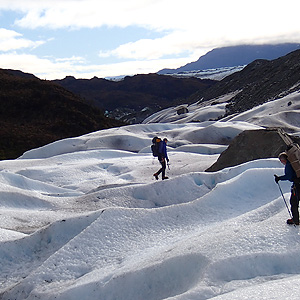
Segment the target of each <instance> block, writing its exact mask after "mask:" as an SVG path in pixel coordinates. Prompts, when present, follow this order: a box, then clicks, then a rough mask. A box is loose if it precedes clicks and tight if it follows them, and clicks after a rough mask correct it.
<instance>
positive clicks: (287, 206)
mask: <svg viewBox="0 0 300 300" xmlns="http://www.w3.org/2000/svg"><path fill="white" fill-rule="evenodd" d="M277 184H278V187H279V190H280V193H281V196H282V198H283V201H284V203H285V206H286V208H287V210H288V212H289V215H290V217H291V219H293V217H292V214H291V211H290V209H289V207H288V205H287V203H286V201H285V198H284V196H283V192H282V189H281V187H280V185H279V182H277Z"/></svg>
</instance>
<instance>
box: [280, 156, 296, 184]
mask: <svg viewBox="0 0 300 300" xmlns="http://www.w3.org/2000/svg"><path fill="white" fill-rule="evenodd" d="M279 178H280V180H289V181H291V182H293V181H294V180H295V179H296V178H297V175H296V172H295V171H294V169H293V167H292V165H291V163H290V162H289V161H287V162H286V165H285V167H284V175H283V176H279Z"/></svg>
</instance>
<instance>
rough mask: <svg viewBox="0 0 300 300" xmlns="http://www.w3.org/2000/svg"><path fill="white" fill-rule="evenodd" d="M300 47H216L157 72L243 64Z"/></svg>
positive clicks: (273, 56) (299, 46)
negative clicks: (194, 58)
mask: <svg viewBox="0 0 300 300" xmlns="http://www.w3.org/2000/svg"><path fill="white" fill-rule="evenodd" d="M299 48H300V44H296V43H286V44H276V45H238V46H230V47H222V48H216V49H213V50H211V51H209V52H208V53H206V54H205V55H203V56H201V57H200V58H199V59H198V60H197V61H195V62H192V63H188V64H186V65H185V66H182V67H180V68H177V69H163V70H160V71H159V72H158V74H173V73H180V72H187V71H194V70H207V69H216V68H223V67H235V66H244V65H247V64H249V63H251V62H252V61H254V60H257V59H267V60H273V59H276V58H278V57H280V56H284V55H286V54H288V53H290V52H292V51H294V50H297V49H299Z"/></svg>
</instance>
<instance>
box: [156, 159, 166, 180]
mask: <svg viewBox="0 0 300 300" xmlns="http://www.w3.org/2000/svg"><path fill="white" fill-rule="evenodd" d="M158 160H159V162H160V164H161V168H160V169H159V170H158V171H157V172H156V174H157V175H159V174H160V173H162V178H165V177H166V160H165V159H164V158H160V157H159V158H158Z"/></svg>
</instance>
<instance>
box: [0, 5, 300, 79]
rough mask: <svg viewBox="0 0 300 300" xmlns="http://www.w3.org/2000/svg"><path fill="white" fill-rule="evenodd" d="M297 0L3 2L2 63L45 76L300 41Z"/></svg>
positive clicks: (177, 61)
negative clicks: (231, 47)
mask: <svg viewBox="0 0 300 300" xmlns="http://www.w3.org/2000/svg"><path fill="white" fill-rule="evenodd" d="M299 11H300V2H299V0H286V1H284V2H283V1H277V0H273V1H269V0H260V1H257V0H252V1H246V0H244V1H241V0H227V1H225V0H209V1H207V0H204V1H203V0H185V1H182V0H180V1H179V0H126V1H125V0H1V1H0V68H4V69H8V68H9V69H17V70H22V71H24V72H28V73H32V74H35V75H36V76H38V77H39V78H41V79H60V78H64V77H65V76H67V75H72V76H75V77H76V78H92V77H94V76H97V77H100V78H104V77H113V76H119V75H133V74H140V73H151V72H157V71H159V70H160V69H163V68H178V67H180V66H182V65H185V64H186V63H189V62H192V61H195V60H197V59H198V58H199V57H200V56H202V55H204V54H205V53H207V51H209V50H211V49H213V48H217V47H222V46H229V45H237V44H245V43H247V44H262V43H284V42H300V23H299V21H298V20H299Z"/></svg>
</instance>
